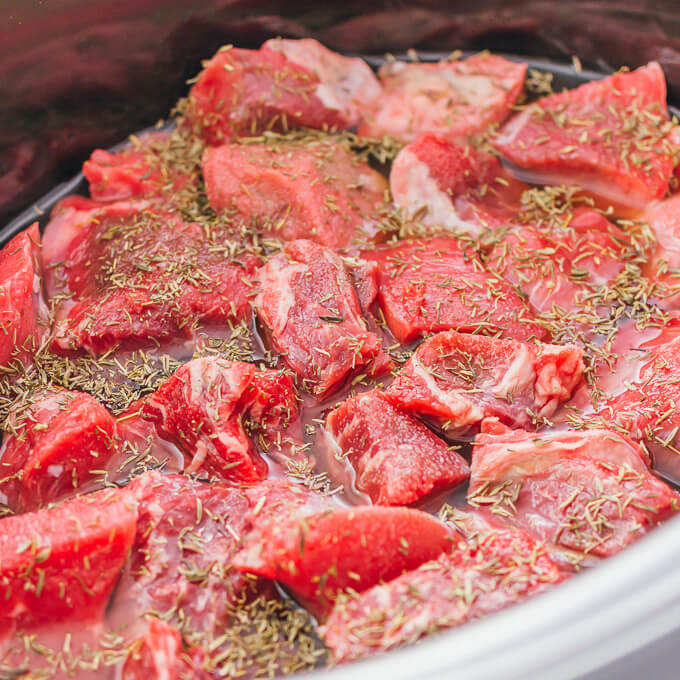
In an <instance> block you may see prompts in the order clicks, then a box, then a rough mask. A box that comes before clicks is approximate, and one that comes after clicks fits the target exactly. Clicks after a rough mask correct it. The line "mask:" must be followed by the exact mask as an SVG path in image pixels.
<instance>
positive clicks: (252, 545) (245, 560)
mask: <svg viewBox="0 0 680 680" xmlns="http://www.w3.org/2000/svg"><path fill="white" fill-rule="evenodd" d="M256 527H257V529H258V530H257V531H256V532H255V533H254V534H253V535H252V538H251V536H249V535H247V536H246V538H245V540H244V543H243V548H242V549H241V551H240V552H239V553H238V554H237V555H236V556H235V557H234V566H235V567H236V568H237V569H240V570H242V571H245V572H248V573H252V574H257V575H258V576H263V577H265V578H269V579H276V580H278V581H281V582H282V583H283V584H284V585H286V586H288V587H289V588H290V589H291V591H292V592H293V593H294V594H295V595H296V597H298V598H299V599H300V600H301V602H302V603H303V604H304V605H305V606H306V607H307V608H308V609H310V608H311V610H312V611H313V612H314V613H315V614H320V613H323V612H327V611H328V609H329V607H330V606H331V605H332V603H333V601H334V600H335V598H336V597H337V595H338V593H340V592H342V591H344V590H347V589H351V590H353V591H356V592H361V591H363V590H366V589H367V588H370V587H371V586H373V585H375V584H376V583H379V582H380V581H383V580H389V579H391V578H395V577H397V576H399V575H400V574H401V573H402V572H404V571H407V570H409V569H413V568H415V567H417V566H419V565H420V564H422V563H423V562H427V561H428V560H431V559H434V558H435V557H437V556H438V555H439V554H440V553H441V552H443V551H445V550H448V549H450V547H451V545H452V539H453V536H452V533H451V532H450V530H449V529H448V528H447V527H446V526H445V525H444V524H442V523H441V522H438V521H437V520H436V519H434V518H433V517H432V516H431V515H428V514H427V513H424V512H420V511H419V510H410V509H407V508H384V507H378V506H359V507H354V508H337V509H329V510H327V511H325V512H321V513H318V514H313V515H308V516H306V517H297V518H296V517H295V514H294V513H292V514H291V515H290V516H289V517H287V518H280V517H275V518H272V517H263V518H262V521H261V522H258V523H257V524H256ZM369 554H370V558H368V556H369Z"/></svg>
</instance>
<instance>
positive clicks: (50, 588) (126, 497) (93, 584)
mask: <svg viewBox="0 0 680 680" xmlns="http://www.w3.org/2000/svg"><path fill="white" fill-rule="evenodd" d="M136 520H137V507H136V502H135V500H134V498H133V497H132V495H131V494H129V493H128V492H127V491H123V490H118V489H116V490H110V489H104V490H102V491H97V492H96V493H93V494H87V495H85V496H80V497H78V498H75V499H72V500H70V501H67V502H66V503H64V504H63V505H60V506H58V507H54V508H50V509H48V510H40V511H39V512H32V513H29V514H26V515H18V516H16V517H5V518H4V519H2V520H0V592H1V593H2V598H3V606H2V607H1V608H0V630H2V631H3V632H7V631H9V630H11V629H12V627H13V626H16V627H17V628H19V629H22V628H31V627H35V626H38V625H45V624H49V623H53V622H63V621H66V620H73V619H79V620H83V621H97V620H98V619H99V618H100V617H101V616H102V615H103V613H104V608H105V607H106V604H107V602H108V599H109V596H110V595H111V592H112V591H113V588H114V586H115V585H116V582H117V581H118V577H119V574H120V570H121V568H122V566H123V564H124V563H125V560H126V559H127V557H128V553H129V551H130V548H131V546H132V542H133V540H134V536H135V524H136Z"/></svg>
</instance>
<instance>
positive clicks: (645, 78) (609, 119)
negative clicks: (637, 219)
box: [493, 62, 677, 208]
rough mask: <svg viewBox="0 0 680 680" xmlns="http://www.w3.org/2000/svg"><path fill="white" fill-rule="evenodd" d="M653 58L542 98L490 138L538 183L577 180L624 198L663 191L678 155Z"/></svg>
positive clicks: (634, 202) (625, 202) (631, 201)
mask: <svg viewBox="0 0 680 680" xmlns="http://www.w3.org/2000/svg"><path fill="white" fill-rule="evenodd" d="M672 127H673V126H672V124H671V123H670V122H669V120H668V108H667V106H666V82H665V79H664V74H663V71H662V70H661V67H660V66H659V64H657V63H656V62H651V63H650V64H648V65H647V66H643V67H641V68H638V69H636V70H635V71H632V72H631V73H625V72H621V73H616V74H615V75H613V76H609V77H608V78H604V79H602V80H598V81H595V82H592V83H586V84H585V85H581V86H580V87H577V88H576V89H573V90H568V91H565V92H560V93H559V94H553V95H550V96H548V97H544V98H542V99H539V100H538V101H537V102H536V103H535V104H532V105H531V106H529V107H527V108H526V109H524V110H523V111H522V112H521V113H518V114H517V115H515V116H514V117H513V118H511V119H510V120H509V121H508V122H507V123H506V124H505V125H504V126H503V128H502V129H501V131H500V133H499V135H498V137H497V138H496V139H495V141H494V142H493V144H494V146H495V147H496V149H497V150H498V151H500V153H501V154H503V156H505V158H507V159H508V160H509V161H511V162H512V163H514V164H515V165H516V166H518V167H519V168H522V169H523V170H524V171H526V172H528V173H529V174H531V175H533V179H535V180H537V181H540V183H541V184H572V185H574V184H576V185H579V186H581V187H582V188H584V189H586V190H589V191H590V192H592V193H594V194H596V195H598V196H600V197H602V198H604V199H605V200H607V201H613V202H614V203H616V204H619V205H622V206H629V207H632V208H641V207H643V206H644V205H646V204H647V203H649V202H650V201H653V200H655V199H658V198H662V197H663V195H664V194H665V193H666V192H667V191H668V183H669V180H670V178H671V176H672V174H673V168H674V167H675V165H676V162H677V154H676V152H675V149H674V148H673V145H672V143H671V140H670V136H669V135H670V133H671V130H672Z"/></svg>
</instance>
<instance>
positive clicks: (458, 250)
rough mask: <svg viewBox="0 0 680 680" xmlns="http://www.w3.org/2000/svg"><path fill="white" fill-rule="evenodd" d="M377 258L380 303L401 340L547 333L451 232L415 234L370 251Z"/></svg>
mask: <svg viewBox="0 0 680 680" xmlns="http://www.w3.org/2000/svg"><path fill="white" fill-rule="evenodd" d="M362 257H364V258H366V259H368V260H372V261H375V262H377V263H378V265H379V272H378V285H379V291H378V302H379V304H380V307H381V308H382V311H383V312H384V314H385V319H386V321H387V324H388V326H389V327H390V330H391V331H392V333H394V335H395V336H396V338H397V340H399V341H400V342H410V341H411V340H415V339H416V338H418V337H419V336H421V335H424V334H425V333H431V332H437V331H444V330H450V329H453V330H457V331H459V332H464V333H484V334H496V333H500V334H501V335H503V336H508V337H511V338H515V339H517V340H527V339H529V338H531V337H536V338H538V339H544V338H546V336H547V334H546V332H545V331H544V330H543V329H542V328H540V327H539V326H537V325H536V323H535V322H534V318H533V316H532V315H531V313H530V312H529V310H528V309H527V307H526V305H525V304H524V302H523V301H522V300H521V299H520V297H519V296H518V295H517V294H516V293H515V292H514V291H513V290H512V288H511V287H510V285H509V284H507V283H506V282H505V281H504V280H503V279H501V278H500V277H499V276H498V275H495V274H491V273H489V272H487V271H485V270H484V267H483V266H482V264H481V262H480V261H479V259H478V258H477V256H476V255H475V254H474V253H473V252H472V251H470V250H468V249H466V247H465V245H464V244H463V243H462V242H461V241H459V240H457V239H455V238H450V237H438V238H431V239H414V240H411V241H404V242H401V243H399V244H397V245H391V246H389V247H387V246H386V247H384V248H378V249H376V250H373V251H366V252H364V253H363V254H362Z"/></svg>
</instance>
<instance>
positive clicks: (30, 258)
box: [0, 222, 47, 367]
mask: <svg viewBox="0 0 680 680" xmlns="http://www.w3.org/2000/svg"><path fill="white" fill-rule="evenodd" d="M41 277H42V272H41V266H40V232H39V231H38V223H37V222H36V223H35V224H33V225H31V226H30V227H29V228H28V229H26V230H25V231H22V232H21V233H20V234H17V236H15V237H14V238H13V239H12V240H11V241H10V242H9V243H8V244H7V245H6V246H5V247H4V248H3V249H2V250H0V367H2V366H8V365H9V364H11V363H13V362H14V361H16V360H18V361H19V362H21V363H25V362H27V361H29V360H30V359H31V357H32V355H33V353H34V352H35V351H36V350H37V349H38V347H39V346H40V341H41V339H42V336H43V335H44V333H45V330H46V324H47V322H46V317H47V310H46V307H45V302H44V298H43V292H42V279H41Z"/></svg>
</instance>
